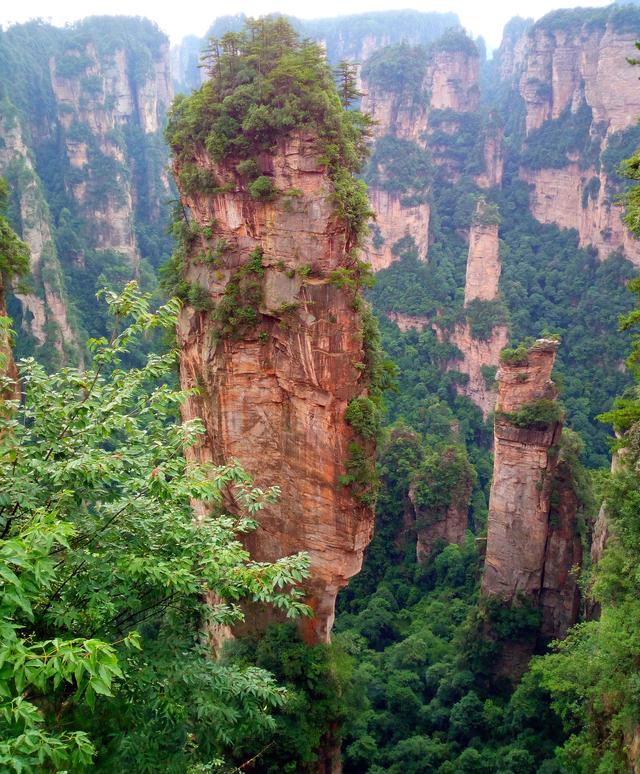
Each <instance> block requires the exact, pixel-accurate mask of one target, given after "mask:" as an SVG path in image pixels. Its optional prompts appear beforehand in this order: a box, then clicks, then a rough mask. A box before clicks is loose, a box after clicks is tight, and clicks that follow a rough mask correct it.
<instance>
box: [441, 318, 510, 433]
mask: <svg viewBox="0 0 640 774" xmlns="http://www.w3.org/2000/svg"><path fill="white" fill-rule="evenodd" d="M447 338H448V340H449V341H450V342H451V344H454V345H455V346H456V347H457V348H458V349H459V350H460V352H461V354H462V358H461V359H459V360H455V361H453V362H452V363H451V365H450V368H452V369H455V370H456V371H460V372H461V373H463V374H466V375H467V376H468V377H469V379H468V381H467V382H466V384H460V385H458V387H457V389H458V392H459V393H460V394H461V395H466V396H467V397H468V398H470V399H471V400H472V401H473V402H474V403H475V404H476V406H478V407H479V408H480V409H481V410H482V414H483V416H484V417H485V419H486V418H487V417H488V416H489V414H490V413H491V412H492V411H493V410H494V408H495V405H496V388H495V384H494V383H493V382H492V380H491V378H490V374H489V372H488V371H487V370H486V369H487V368H488V369H496V368H497V367H498V363H499V362H500V353H501V352H502V350H503V349H504V348H505V347H506V346H507V344H508V343H509V331H508V330H507V326H506V325H496V326H495V327H494V328H493V329H492V331H491V335H490V336H489V337H488V338H486V339H478V338H475V337H474V336H473V335H472V333H471V329H470V326H469V325H468V323H462V324H458V325H456V326H455V327H454V328H453V330H452V331H451V332H450V333H449V334H448V336H447ZM483 367H484V368H483Z"/></svg>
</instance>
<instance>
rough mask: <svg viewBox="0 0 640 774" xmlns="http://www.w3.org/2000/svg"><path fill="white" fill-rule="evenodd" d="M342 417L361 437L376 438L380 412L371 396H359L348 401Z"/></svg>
mask: <svg viewBox="0 0 640 774" xmlns="http://www.w3.org/2000/svg"><path fill="white" fill-rule="evenodd" d="M344 418H345V419H346V420H347V422H348V423H349V424H350V425H351V427H353V429H354V430H355V431H356V433H358V435H360V436H362V438H367V439H369V438H377V437H378V435H379V434H380V425H381V420H382V417H381V412H380V407H379V405H378V404H377V403H376V402H375V401H373V400H371V398H366V397H360V398H353V400H350V401H349V405H348V406H347V410H346V411H345V414H344Z"/></svg>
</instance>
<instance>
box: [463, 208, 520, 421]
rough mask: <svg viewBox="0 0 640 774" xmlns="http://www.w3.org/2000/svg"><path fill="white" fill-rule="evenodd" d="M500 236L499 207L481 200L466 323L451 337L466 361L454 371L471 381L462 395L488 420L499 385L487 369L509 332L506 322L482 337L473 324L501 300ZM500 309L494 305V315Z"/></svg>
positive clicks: (471, 234) (466, 296)
mask: <svg viewBox="0 0 640 774" xmlns="http://www.w3.org/2000/svg"><path fill="white" fill-rule="evenodd" d="M498 232H499V216H498V211H497V207H496V206H495V205H491V204H488V203H487V202H486V200H485V199H484V197H481V198H480V199H479V201H478V204H477V206H476V211H475V213H474V216H473V220H472V223H471V227H470V229H469V252H468V255H467V273H466V278H465V286H464V306H465V310H466V320H465V321H464V322H461V323H458V324H457V325H456V326H455V327H454V329H453V331H452V332H451V334H450V336H449V340H450V341H451V343H452V344H455V346H456V347H457V348H458V349H459V350H460V352H461V353H462V358H461V359H459V360H456V361H454V362H453V363H452V364H451V368H453V369H455V370H457V371H461V372H462V373H464V374H466V375H467V376H468V377H469V380H468V381H467V383H466V384H461V385H459V386H458V391H459V392H460V393H461V394H462V395H466V396H467V397H468V398H470V399H471V400H472V401H473V402H474V403H475V404H476V405H477V406H478V407H479V408H480V409H481V410H482V414H483V416H484V417H485V418H486V417H487V416H488V415H489V414H490V413H491V411H493V409H494V407H495V402H496V393H495V385H494V384H492V382H491V379H488V378H487V370H486V369H487V368H489V369H494V370H495V369H496V368H497V366H498V363H499V360H500V352H501V351H502V350H503V349H504V348H505V347H506V346H507V343H508V341H509V332H508V330H507V326H506V325H505V324H504V322H501V321H496V323H495V324H494V325H492V326H491V328H490V329H488V330H483V331H482V332H481V333H480V334H478V333H477V331H475V330H474V324H473V321H474V318H475V317H477V316H479V315H482V314H483V313H485V310H483V308H482V304H486V305H489V304H491V303H492V302H496V301H497V300H498V285H499V283H500V274H501V271H502V264H501V262H500V239H499V233H498ZM490 308H491V307H490ZM498 308H499V307H498V306H497V305H496V304H495V303H493V305H492V308H491V311H492V313H495V310H496V309H498Z"/></svg>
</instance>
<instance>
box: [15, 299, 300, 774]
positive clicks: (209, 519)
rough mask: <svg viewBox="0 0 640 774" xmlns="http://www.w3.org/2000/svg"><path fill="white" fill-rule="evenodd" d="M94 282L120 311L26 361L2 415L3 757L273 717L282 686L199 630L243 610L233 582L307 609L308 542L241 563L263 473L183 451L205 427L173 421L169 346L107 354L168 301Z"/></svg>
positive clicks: (106, 754)
mask: <svg viewBox="0 0 640 774" xmlns="http://www.w3.org/2000/svg"><path fill="white" fill-rule="evenodd" d="M107 300H108V304H109V307H110V309H111V312H112V313H113V314H114V315H115V316H116V329H115V331H114V333H113V335H112V337H111V339H110V341H107V340H106V339H95V340H92V341H91V342H90V343H89V344H90V346H91V349H92V351H93V353H94V358H93V364H92V365H91V366H90V367H88V368H84V369H82V370H78V369H73V368H66V369H64V370H62V371H60V372H58V373H55V374H51V375H48V374H46V373H45V372H44V370H43V368H42V367H41V366H39V365H38V364H37V363H35V362H34V361H33V360H25V361H22V363H21V364H20V372H21V379H22V384H23V388H24V390H25V400H24V402H23V403H20V404H18V403H7V404H5V405H6V408H8V409H9V410H8V411H5V412H3V413H2V415H1V416H0V491H1V492H2V494H1V495H0V520H1V521H0V524H1V526H0V559H1V561H0V575H1V576H2V583H3V585H2V589H1V591H2V593H1V595H0V628H1V629H2V636H1V638H0V642H1V645H0V664H1V666H0V739H1V740H2V741H0V766H1V767H2V768H3V770H8V771H33V772H35V771H42V770H43V769H44V768H46V769H47V770H48V769H49V768H55V769H56V770H58V769H72V770H82V769H83V768H84V767H87V766H88V765H90V764H91V765H92V766H93V767H94V768H96V770H99V771H123V770H135V771H141V772H144V771H157V770H158V767H162V768H163V769H165V770H169V771H184V770H186V769H188V768H189V767H190V766H211V765H213V763H214V762H215V761H216V760H218V759H220V758H222V757H224V756H225V755H226V753H227V752H228V751H230V749H232V748H233V743H234V738H235V737H236V736H238V737H242V736H243V735H246V734H247V730H248V729H249V728H254V729H255V730H256V733H259V732H260V731H261V730H262V729H265V728H269V727H270V725H271V723H272V721H271V719H270V717H269V710H270V709H271V708H273V707H275V706H278V705H280V704H281V703H282V700H283V692H282V690H280V689H279V688H277V687H276V685H275V683H274V681H273V679H272V678H271V677H270V676H269V675H268V674H267V673H265V672H264V671H263V670H260V669H257V668H255V667H237V666H233V665H223V664H220V663H218V662H216V661H213V660H211V659H210V658H207V657H206V655H205V652H206V650H207V646H206V643H205V642H204V641H203V640H202V638H201V634H200V632H202V631H204V629H205V628H206V627H207V626H211V625H214V624H216V625H228V624H231V623H236V622H238V621H241V620H242V617H243V613H242V611H241V609H240V607H239V606H238V603H239V602H240V601H241V600H243V599H246V600H254V601H256V602H269V603H271V604H275V605H276V606H277V607H278V608H280V609H282V610H283V611H285V612H286V613H287V614H288V615H297V614H299V613H301V612H305V611H306V608H305V606H304V605H302V603H301V600H300V592H299V591H298V590H297V589H296V588H295V585H296V584H297V583H298V582H299V581H300V580H302V578H303V577H304V576H305V575H306V573H307V568H308V562H307V560H306V559H305V557H303V556H301V555H299V556H294V557H289V558H286V559H282V560H279V561H277V562H275V563H273V564H265V563H254V562H252V561H251V560H250V557H249V554H248V553H247V551H246V550H245V549H244V548H243V546H242V544H241V543H240V540H239V538H240V536H241V535H243V534H244V533H246V532H248V531H251V530H252V529H254V528H255V526H256V522H255V519H254V516H255V515H256V514H257V513H258V512H259V511H260V509H261V508H262V507H263V506H264V505H265V504H266V503H267V502H271V501H272V500H273V499H274V498H275V497H276V496H277V491H276V490H268V491H266V492H263V491H261V490H259V489H256V488H254V487H253V485H252V483H251V480H250V479H249V477H248V476H247V475H246V474H245V473H244V472H243V471H242V470H240V469H239V468H238V467H237V466H234V465H231V466H225V467H218V468H214V467H211V466H200V465H197V464H193V463H190V464H189V465H187V463H186V460H185V457H184V451H185V449H186V448H188V447H189V446H191V445H193V444H194V443H196V442H197V440H198V438H199V436H200V435H201V433H202V427H201V425H200V424H199V423H197V422H186V423H184V424H177V423H175V420H174V417H175V412H176V409H177V407H178V406H179V404H180V403H181V402H182V401H184V400H185V399H186V397H187V396H186V394H185V393H180V392H176V391H174V390H172V389H171V388H169V387H168V386H166V385H164V384H163V381H166V378H167V375H168V373H169V372H170V371H171V369H172V368H173V367H174V358H175V356H174V353H170V354H168V355H164V356H158V355H149V356H148V358H147V359H146V363H145V364H144V365H143V366H142V367H141V368H134V369H131V370H124V369H123V368H122V367H121V365H120V360H121V358H122V357H123V356H124V355H125V354H126V353H127V351H128V350H129V349H130V348H131V347H133V346H135V343H136V340H137V339H138V338H139V337H141V336H144V335H146V334H147V333H148V332H150V331H152V330H154V329H156V328H173V326H174V325H175V322H176V315H177V312H178V305H177V303H176V302H175V301H172V302H169V303H168V304H166V305H165V306H163V307H161V308H160V309H158V310H157V312H151V311H150V309H149V298H148V296H144V295H140V294H139V293H137V291H136V288H135V286H134V285H133V284H130V285H128V286H127V288H126V289H125V291H124V293H123V294H122V295H120V296H116V295H115V294H111V293H108V294H107ZM229 488H230V489H231V490H232V491H233V492H234V502H236V503H237V508H238V510H237V512H235V513H233V514H230V515H225V514H224V512H223V511H222V507H221V504H222V493H223V490H228V489H229ZM192 501H198V502H199V503H201V504H202V508H203V515H202V518H200V519H198V520H197V521H196V520H195V519H194V513H193V510H192V507H191V502H192ZM207 595H215V597H216V599H217V600H218V602H217V604H216V605H214V606H209V605H207V604H206V603H205V598H206V597H207Z"/></svg>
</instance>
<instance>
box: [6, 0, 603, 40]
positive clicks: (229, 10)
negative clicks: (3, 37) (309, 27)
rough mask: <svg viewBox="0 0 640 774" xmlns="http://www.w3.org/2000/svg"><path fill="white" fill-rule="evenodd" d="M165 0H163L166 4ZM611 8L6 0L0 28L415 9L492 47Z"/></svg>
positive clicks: (179, 26)
mask: <svg viewBox="0 0 640 774" xmlns="http://www.w3.org/2000/svg"><path fill="white" fill-rule="evenodd" d="M161 1H162V0H161ZM579 4H582V5H591V6H595V5H607V4H608V0H591V2H589V0H585V2H583V3H576V2H573V3H572V2H563V1H562V0H489V1H488V0H415V1H414V2H413V4H411V5H408V4H407V0H325V2H324V3H322V4H321V5H320V4H319V5H315V3H309V5H306V4H305V3H300V0H240V2H238V4H237V5H236V4H235V3H233V4H229V5H213V4H212V5H210V6H209V5H208V4H207V3H202V2H197V0H180V1H179V2H172V0H165V2H164V3H163V4H162V7H160V3H159V2H158V0H109V1H108V2H105V0H53V2H52V0H25V2H23V3H18V5H16V4H15V3H14V2H12V1H11V0H4V2H2V8H1V9H0V24H2V26H4V27H6V26H7V25H8V24H9V23H12V22H22V21H27V20H28V19H33V18H38V17H40V18H43V19H45V20H47V21H51V22H52V23H53V24H56V25H63V24H66V23H68V22H72V21H76V20H77V19H81V18H83V17H85V16H91V15H94V14H100V15H104V14H109V15H114V14H125V15H128V16H146V17H148V18H150V19H153V20H154V21H156V22H157V23H158V25H159V26H160V27H161V28H162V29H163V30H164V31H165V32H166V33H167V34H168V35H169V37H170V38H171V42H172V43H178V42H179V41H180V40H181V39H182V38H183V37H184V36H185V35H198V36H199V37H201V36H202V35H204V33H205V32H206V30H207V29H208V27H209V26H210V25H211V23H212V22H213V20H214V19H215V18H216V17H217V16H224V15H226V14H235V13H242V12H244V13H246V14H247V15H250V16H259V15H261V14H265V13H271V12H274V11H280V12H281V13H288V14H291V15H292V16H298V17H299V18H303V19H314V18H318V17H326V16H338V15H341V14H349V13H363V12H365V11H385V10H392V9H396V10H398V9H404V8H412V9H414V10H417V11H453V12H455V13H457V14H458V16H459V17H460V21H461V22H462V24H463V26H464V27H466V29H467V30H468V31H469V32H470V33H471V34H472V35H473V36H474V37H475V36H476V35H482V36H483V37H484V39H485V40H486V42H487V45H488V47H489V48H491V49H493V48H496V47H497V46H498V45H499V44H500V38H501V36H502V28H503V27H504V25H505V24H506V22H507V21H509V19H511V18H512V17H513V16H532V17H534V18H535V19H538V18H540V17H541V16H543V15H544V14H545V13H547V12H548V11H551V10H554V9H555V8H570V7H573V6H575V5H579Z"/></svg>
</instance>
